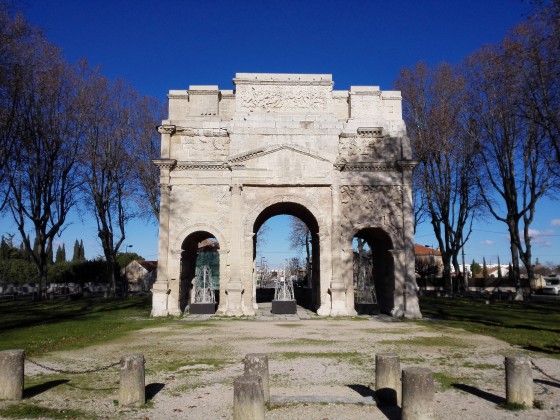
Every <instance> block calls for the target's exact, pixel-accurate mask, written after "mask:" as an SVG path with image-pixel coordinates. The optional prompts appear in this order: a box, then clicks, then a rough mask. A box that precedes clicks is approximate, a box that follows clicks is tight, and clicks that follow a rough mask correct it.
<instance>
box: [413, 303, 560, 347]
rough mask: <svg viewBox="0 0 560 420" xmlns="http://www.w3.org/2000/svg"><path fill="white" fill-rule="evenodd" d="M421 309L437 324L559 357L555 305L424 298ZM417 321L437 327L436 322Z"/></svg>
mask: <svg viewBox="0 0 560 420" xmlns="http://www.w3.org/2000/svg"><path fill="white" fill-rule="evenodd" d="M420 306H421V310H422V313H423V315H424V316H425V317H430V318H432V319H434V320H437V324H440V325H442V324H443V325H446V326H449V327H454V328H462V329H464V330H467V331H469V332H473V333H477V334H482V335H487V336H491V337H495V338H497V339H499V340H503V341H505V342H507V343H510V344H513V345H516V346H520V347H522V348H524V349H526V350H531V351H536V352H540V353H546V354H549V355H552V356H553V357H556V358H560V310H559V305H558V304H557V303H556V302H545V301H538V302H537V301H535V302H531V301H528V302H517V301H496V302H493V303H492V304H490V305H486V304H485V302H484V301H482V300H471V299H460V298H454V299H444V298H436V297H427V296H423V297H421V298H420ZM417 322H421V323H422V324H423V325H425V326H428V327H430V326H431V327H432V328H433V327H435V325H434V322H433V321H428V322H426V321H417ZM436 328H437V327H436Z"/></svg>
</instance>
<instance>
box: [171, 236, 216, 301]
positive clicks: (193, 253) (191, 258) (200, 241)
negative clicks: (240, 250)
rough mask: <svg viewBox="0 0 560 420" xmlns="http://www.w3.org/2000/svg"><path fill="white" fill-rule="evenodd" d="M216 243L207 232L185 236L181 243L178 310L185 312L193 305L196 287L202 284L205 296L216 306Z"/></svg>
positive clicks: (213, 237)
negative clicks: (211, 297) (209, 297)
mask: <svg viewBox="0 0 560 420" xmlns="http://www.w3.org/2000/svg"><path fill="white" fill-rule="evenodd" d="M219 250H220V244H219V242H218V240H217V239H216V237H215V236H214V235H212V234H211V233H209V232H207V231H196V232H193V233H191V234H190V235H188V236H187V237H186V238H185V239H184V240H183V243H182V244H181V266H180V267H181V270H180V287H179V308H180V310H181V311H185V310H189V309H190V306H191V304H192V303H194V302H195V295H196V291H197V288H198V289H200V288H202V284H203V282H204V283H206V284H205V286H206V287H207V288H209V289H210V290H209V293H211V294H212V295H213V297H214V300H215V302H216V303H219V296H220V293H219V290H220V253H219Z"/></svg>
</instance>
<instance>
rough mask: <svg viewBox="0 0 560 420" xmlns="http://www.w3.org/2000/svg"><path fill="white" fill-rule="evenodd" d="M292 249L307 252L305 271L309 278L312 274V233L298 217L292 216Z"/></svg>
mask: <svg viewBox="0 0 560 420" xmlns="http://www.w3.org/2000/svg"><path fill="white" fill-rule="evenodd" d="M290 230H291V232H290V248H292V249H295V250H302V249H304V250H305V269H306V272H307V278H308V279H309V278H310V274H311V231H310V230H309V228H308V227H307V225H306V224H305V223H304V222H303V221H302V220H301V219H299V218H298V217H295V216H290Z"/></svg>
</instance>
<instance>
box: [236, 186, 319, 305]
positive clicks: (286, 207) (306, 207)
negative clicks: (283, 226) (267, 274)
mask: <svg viewBox="0 0 560 420" xmlns="http://www.w3.org/2000/svg"><path fill="white" fill-rule="evenodd" d="M281 214H288V215H291V216H296V217H298V218H299V219H300V220H302V221H303V222H304V223H305V224H306V225H307V226H308V228H309V230H310V231H311V236H312V246H311V250H312V255H311V260H312V264H311V267H312V270H311V274H312V275H311V291H310V295H309V296H302V297H301V300H300V301H298V303H300V304H303V305H304V306H307V307H309V308H311V309H313V310H318V309H319V307H320V305H321V301H322V299H321V293H322V292H325V293H326V289H327V287H328V286H321V279H322V276H321V267H322V263H321V247H322V246H323V247H324V244H323V245H322V243H321V242H324V238H325V237H328V234H327V233H326V232H328V228H327V225H326V223H325V221H324V220H323V213H322V212H321V210H320V209H319V208H318V207H317V206H315V205H314V204H313V203H311V202H310V201H309V200H308V199H306V198H304V197H302V196H299V195H295V194H284V195H279V196H276V197H273V198H270V199H267V200H263V201H261V202H260V203H259V204H258V205H256V206H254V207H253V209H252V211H250V212H249V213H248V214H247V216H246V217H245V219H244V228H245V234H246V236H251V237H252V238H253V244H252V246H253V249H252V255H253V267H254V266H255V264H256V261H255V258H256V245H257V238H256V233H257V232H258V230H259V228H260V227H261V226H262V225H263V224H264V222H266V221H267V220H268V219H269V218H271V217H274V216H277V215H281ZM321 238H323V239H322V240H321ZM323 277H324V276H323ZM253 296H254V298H256V283H255V281H254V282H253ZM323 300H324V299H323Z"/></svg>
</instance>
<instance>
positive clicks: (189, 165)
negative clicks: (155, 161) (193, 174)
mask: <svg viewBox="0 0 560 420" xmlns="http://www.w3.org/2000/svg"><path fill="white" fill-rule="evenodd" d="M176 169H177V170H181V171H189V170H190V171H192V170H202V171H227V170H229V169H230V167H229V165H228V164H227V163H226V162H178V163H177V166H176Z"/></svg>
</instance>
